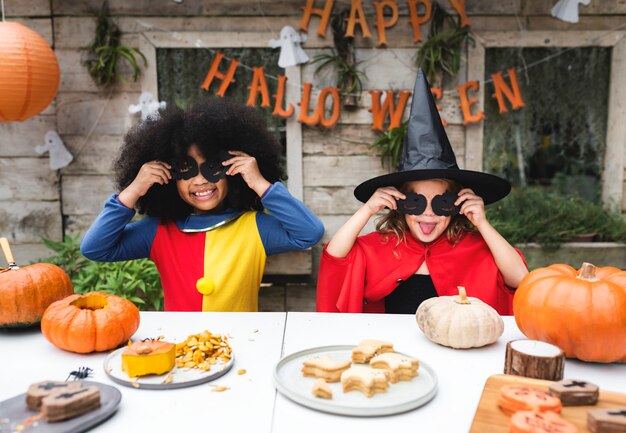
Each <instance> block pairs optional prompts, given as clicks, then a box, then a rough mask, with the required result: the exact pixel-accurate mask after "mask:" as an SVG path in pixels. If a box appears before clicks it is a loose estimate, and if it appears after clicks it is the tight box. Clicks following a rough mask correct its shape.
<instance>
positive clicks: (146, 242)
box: [81, 183, 324, 311]
mask: <svg viewBox="0 0 626 433" xmlns="http://www.w3.org/2000/svg"><path fill="white" fill-rule="evenodd" d="M261 202H262V203H263V206H264V207H265V208H266V209H267V210H268V211H269V212H271V214H268V213H264V212H252V211H241V210H237V209H229V210H226V211H223V212H217V213H207V214H202V215H189V216H188V217H187V218H186V219H183V220H179V221H175V222H173V221H170V222H163V221H160V220H159V219H158V218H153V217H147V218H144V219H142V220H140V221H138V222H135V223H130V220H131V219H132V218H133V216H134V214H135V212H134V211H133V210H132V209H128V208H126V207H125V206H124V205H123V204H121V203H120V202H119V200H117V196H115V195H113V196H111V198H110V199H109V200H108V201H107V203H106V204H105V207H104V209H103V211H102V213H101V214H100V215H99V216H98V218H97V219H96V220H95V221H94V223H93V225H92V226H91V228H90V229H89V230H88V231H87V233H85V236H84V238H83V240H82V242H81V251H82V252H83V254H84V255H85V256H86V257H87V258H90V259H92V260H98V261H119V260H132V259H139V258H150V259H152V260H153V261H154V263H155V264H156V267H157V269H158V270H159V273H160V275H161V283H162V285H163V295H164V298H165V310H166V311H257V310H258V290H259V285H260V283H261V277H262V275H263V270H264V268H265V260H266V257H267V256H268V255H271V254H278V253H283V252H288V251H295V250H298V249H305V248H309V247H311V246H313V245H315V244H316V243H317V242H318V241H319V239H320V238H321V236H322V234H323V232H324V227H323V225H322V224H321V222H320V221H319V220H318V219H317V218H316V217H315V215H313V214H312V213H311V211H310V210H308V209H307V208H306V207H305V206H304V205H303V204H302V203H301V202H300V201H298V200H296V199H295V198H293V197H292V196H291V195H290V194H289V192H288V191H287V189H286V188H285V187H284V186H283V185H282V184H280V183H275V184H273V185H272V186H271V187H270V188H269V190H268V191H267V192H266V193H265V194H264V195H263V197H262V198H261ZM129 223H130V224H129Z"/></svg>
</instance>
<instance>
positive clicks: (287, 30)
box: [268, 26, 309, 68]
mask: <svg viewBox="0 0 626 433" xmlns="http://www.w3.org/2000/svg"><path fill="white" fill-rule="evenodd" d="M304 42H306V35H301V34H299V33H298V32H297V31H296V29H294V28H293V27H291V26H285V27H283V28H282V30H281V31H280V39H278V40H276V39H270V41H269V42H268V45H269V46H270V47H272V48H279V47H280V56H279V57H278V66H280V67H281V68H287V67H289V66H295V65H299V64H300V63H306V62H308V61H309V56H307V55H306V53H305V52H304V50H303V49H302V47H301V46H300V44H302V43H304Z"/></svg>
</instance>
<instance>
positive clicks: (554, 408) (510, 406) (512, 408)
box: [498, 385, 561, 415]
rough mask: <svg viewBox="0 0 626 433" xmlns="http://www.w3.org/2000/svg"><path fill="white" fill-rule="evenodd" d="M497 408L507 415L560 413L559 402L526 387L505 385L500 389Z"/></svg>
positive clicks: (538, 390)
mask: <svg viewBox="0 0 626 433" xmlns="http://www.w3.org/2000/svg"><path fill="white" fill-rule="evenodd" d="M498 406H500V409H502V410H503V411H504V412H505V413H506V414H508V415H513V414H514V413H515V412H519V411H523V410H531V411H537V412H548V411H549V412H555V413H561V400H559V399H558V398H557V397H554V396H552V395H550V394H548V393H547V392H545V391H542V390H540V389H536V388H532V387H530V386H526V385H507V386H503V387H502V388H500V395H499V396H498Z"/></svg>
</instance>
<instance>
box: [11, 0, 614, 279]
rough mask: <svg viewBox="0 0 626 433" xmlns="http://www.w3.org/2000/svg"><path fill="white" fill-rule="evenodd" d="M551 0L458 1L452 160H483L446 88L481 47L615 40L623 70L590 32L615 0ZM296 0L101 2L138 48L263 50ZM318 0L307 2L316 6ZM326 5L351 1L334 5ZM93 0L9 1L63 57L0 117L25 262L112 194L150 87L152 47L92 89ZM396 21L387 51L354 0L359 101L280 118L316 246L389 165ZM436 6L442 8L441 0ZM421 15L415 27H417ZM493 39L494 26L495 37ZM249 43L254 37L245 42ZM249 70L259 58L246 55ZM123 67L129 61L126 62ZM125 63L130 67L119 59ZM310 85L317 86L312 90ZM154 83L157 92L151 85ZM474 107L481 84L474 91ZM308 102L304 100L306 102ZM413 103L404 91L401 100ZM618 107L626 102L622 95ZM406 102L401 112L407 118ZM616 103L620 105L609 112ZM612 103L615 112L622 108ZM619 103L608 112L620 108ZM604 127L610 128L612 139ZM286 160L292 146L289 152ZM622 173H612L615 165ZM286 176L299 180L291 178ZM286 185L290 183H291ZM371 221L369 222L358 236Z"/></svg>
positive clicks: (398, 81) (402, 39)
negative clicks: (467, 26)
mask: <svg viewBox="0 0 626 433" xmlns="http://www.w3.org/2000/svg"><path fill="white" fill-rule="evenodd" d="M555 2H556V0H554V1H550V2H546V1H544V0H481V1H478V0H472V1H467V2H466V8H467V14H468V15H469V18H470V21H471V30H472V32H473V34H474V35H475V39H476V44H475V45H470V46H468V47H467V51H466V53H465V57H466V58H467V60H468V61H469V62H468V63H466V64H464V65H463V68H462V69H461V70H460V71H459V73H458V75H457V77H456V79H454V80H451V81H448V82H446V83H445V86H444V97H443V99H442V100H441V101H439V103H440V105H441V108H442V113H441V114H442V117H443V118H445V119H446V121H447V122H448V126H447V127H446V131H447V133H448V136H449V138H450V141H451V143H452V146H453V148H454V151H455V153H456V156H457V160H458V163H459V166H461V167H462V168H468V169H476V170H480V169H481V165H482V125H469V126H464V125H463V118H462V113H461V109H460V101H459V98H458V93H457V91H456V86H457V85H459V84H461V83H464V82H465V81H467V80H468V79H477V80H480V81H481V83H482V81H483V79H484V75H485V72H486V71H485V69H484V61H483V62H482V63H480V62H478V63H476V62H475V61H473V60H475V59H476V58H484V52H485V47H492V46H518V45H519V43H520V40H521V39H520V38H521V37H520V31H523V32H524V33H523V40H524V44H525V45H526V46H568V44H571V39H570V35H571V34H572V33H576V35H577V36H576V41H577V42H576V43H577V44H580V45H586V44H587V45H588V44H596V45H597V44H601V45H603V46H610V47H615V46H617V48H618V50H617V51H616V54H617V58H616V59H615V60H614V65H613V67H614V68H617V69H616V70H621V69H623V62H624V60H623V56H624V46H623V42H621V40H622V39H621V37H622V36H621V35H620V34H617V33H618V32H615V33H613V34H609V35H606V37H603V38H602V39H601V40H600V41H598V38H597V37H598V35H599V34H600V33H607V32H608V31H609V30H612V29H614V28H616V27H617V26H619V25H621V24H623V23H624V19H625V16H626V3H625V2H624V0H605V1H600V0H592V2H591V4H590V5H589V6H582V5H581V6H580V8H579V11H580V14H581V15H580V22H579V23H577V24H568V23H565V22H563V21H560V20H557V19H555V18H553V17H551V16H550V9H551V7H552V6H553V4H554V3H555ZM305 3H306V0H185V1H184V2H180V3H178V2H174V1H172V0H138V1H134V2H129V1H126V0H109V9H110V13H111V15H112V17H113V19H114V21H115V22H116V24H117V25H118V26H119V28H120V30H121V31H122V33H123V37H122V43H123V44H125V45H128V46H131V47H135V48H142V49H144V47H147V46H152V47H154V46H155V45H154V44H158V46H168V44H169V45H172V46H180V44H181V38H189V39H190V40H188V41H185V42H184V43H185V44H187V46H194V44H196V43H198V44H199V46H201V47H219V46H221V45H220V44H222V43H223V42H222V41H223V40H224V35H225V34H233V33H237V32H239V38H237V39H236V40H237V41H239V43H241V44H242V45H249V44H250V43H254V44H256V45H255V46H259V47H262V46H266V44H267V41H268V40H269V39H271V38H274V39H276V38H278V36H279V33H280V30H281V29H282V27H283V26H285V25H290V26H292V27H294V28H297V27H298V24H299V22H300V18H301V7H302V6H304V5H305ZM323 3H324V0H316V1H315V4H316V7H321V5H323ZM335 3H336V4H335V11H336V10H338V8H339V7H344V6H346V5H347V4H348V3H349V2H335ZM101 4H102V1H101V0H87V1H80V2H74V1H68V0H52V1H49V0H5V11H6V14H7V18H8V19H11V20H13V21H17V22H20V23H22V24H24V25H26V26H27V27H29V28H31V29H33V30H35V31H37V32H38V33H39V34H40V35H42V37H44V39H46V40H47V41H48V42H49V43H51V44H53V45H54V48H55V52H56V55H57V58H58V60H59V63H60V67H61V83H60V87H59V92H58V95H57V97H56V99H55V101H54V102H53V103H52V104H51V105H50V106H49V107H48V108H47V109H46V110H44V112H43V113H41V114H39V115H37V116H35V117H33V118H31V119H29V120H27V121H25V122H19V123H0V138H1V139H0V235H5V236H8V237H9V239H10V240H11V241H12V242H13V243H14V250H15V251H16V256H17V257H18V258H19V260H20V261H21V262H24V261H26V262H28V261H30V260H35V259H36V258H38V257H41V256H42V255H45V254H43V253H45V252H46V250H45V248H44V247H43V246H42V244H41V241H40V239H41V237H42V236H44V237H49V238H52V239H57V240H59V239H61V237H62V234H63V233H65V234H75V233H82V232H83V231H84V230H85V229H86V228H87V227H88V226H89V225H90V224H91V222H92V221H93V219H94V218H95V216H96V215H97V214H98V212H99V211H100V210H101V207H102V204H103V202H104V200H105V199H106V198H107V197H108V195H109V194H111V193H112V192H114V186H113V180H112V170H111V164H112V162H113V159H114V158H115V156H116V154H117V152H118V149H119V147H120V145H121V143H122V140H123V136H124V134H125V133H126V132H127V131H128V129H129V128H130V127H131V126H132V125H133V124H134V123H135V122H137V121H138V119H139V115H138V114H130V113H129V112H128V106H129V105H130V104H135V103H137V99H138V97H139V94H140V92H141V91H142V90H147V89H150V90H151V91H152V90H153V89H156V73H155V72H153V71H154V69H155V59H156V57H155V53H154V50H153V51H151V52H150V53H147V54H149V56H150V57H149V69H148V71H147V72H146V73H145V74H143V76H142V77H141V79H140V81H138V82H136V83H133V82H130V83H121V84H118V85H116V86H114V87H113V88H112V89H108V90H105V91H103V90H101V89H99V88H97V87H96V86H95V85H94V83H93V81H92V80H91V77H90V76H89V74H88V73H87V71H86V69H85V67H84V65H83V60H84V56H85V51H84V49H85V48H87V47H88V46H89V44H90V43H91V42H92V40H93V39H94V31H95V19H94V17H95V13H96V12H97V11H98V10H99V8H100V6H101ZM397 4H398V6H399V13H400V16H399V19H398V22H397V24H396V25H395V26H394V27H392V28H390V29H387V31H386V34H387V39H388V41H389V44H388V46H387V47H384V48H383V47H378V46H377V31H376V27H375V16H374V7H373V3H372V1H370V0H365V1H364V2H363V7H364V10H365V13H366V15H367V24H368V26H369V29H370V31H371V32H372V36H373V37H372V38H370V39H365V38H363V37H362V34H361V31H360V29H359V30H357V32H356V33H357V34H356V37H355V46H356V47H357V50H356V56H357V61H358V62H359V67H360V68H361V69H362V70H363V71H364V72H365V73H366V75H367V80H365V81H364V90H365V91H364V93H363V94H362V95H361V100H360V106H359V107H357V108H356V109H354V110H346V109H343V108H342V112H341V117H340V120H339V123H338V125H337V126H336V127H334V128H332V129H329V130H326V129H323V128H310V127H308V126H306V125H302V124H300V123H298V122H296V121H295V119H294V118H292V119H290V121H289V122H288V125H287V128H289V131H290V136H292V137H297V138H295V139H296V140H299V142H297V143H296V144H297V145H296V146H295V147H294V149H301V150H297V151H298V152H299V153H300V154H299V155H298V156H299V158H295V159H291V160H290V167H289V170H290V171H291V172H293V171H294V170H298V169H300V170H301V183H300V184H299V185H297V186H296V189H297V190H298V191H300V192H299V193H297V194H295V195H301V196H302V198H303V201H304V202H305V204H307V206H309V207H310V208H311V209H312V210H313V211H314V212H315V213H316V214H317V215H319V216H320V218H321V219H322V221H323V222H324V225H325V228H326V232H325V235H324V242H326V241H327V240H329V239H330V237H331V236H332V235H333V234H334V233H335V232H336V230H337V229H338V228H339V227H340V226H341V225H342V224H343V223H344V222H345V221H346V220H347V219H348V218H349V216H350V215H351V214H352V213H353V212H354V211H355V210H356V209H357V208H358V207H359V206H360V205H361V204H360V203H359V202H358V201H357V200H356V199H355V198H354V196H353V190H354V187H355V186H356V185H358V184H359V183H360V182H362V181H364V180H366V179H369V178H371V177H373V176H376V175H379V174H383V173H386V172H388V169H386V168H384V167H382V166H381V163H380V159H379V157H378V155H377V154H376V152H375V151H374V150H373V149H371V148H370V144H371V143H372V142H373V141H374V140H375V139H376V137H377V136H378V133H377V132H375V131H372V129H371V121H372V114H371V112H370V111H369V109H370V107H371V97H370V95H369V94H368V90H383V91H384V90H407V91H412V89H413V83H414V79H415V64H414V63H415V55H416V51H417V47H418V45H417V44H416V43H415V42H414V35H413V30H412V27H411V25H410V24H409V19H408V9H407V3H406V1H404V0H397ZM440 4H441V5H442V6H444V7H446V8H447V9H450V6H449V2H448V1H447V0H442V1H440ZM318 24H319V18H318V17H313V18H312V19H311V21H310V23H309V30H308V33H307V37H308V40H307V41H306V43H304V44H303V47H304V49H305V50H306V52H307V54H308V55H309V57H311V58H313V57H314V56H315V55H316V54H320V53H328V52H330V48H331V47H332V31H331V29H330V28H329V29H328V30H327V35H326V37H320V36H318V35H317V31H316V30H317V27H318ZM428 31H429V25H425V26H423V27H422V33H423V34H424V35H427V34H428ZM491 35H495V36H493V37H492V36H491ZM249 39H253V40H252V41H251V40H249ZM249 66H258V65H249ZM122 68H128V67H127V66H123V65H122ZM315 69H316V67H315V65H311V64H308V65H304V66H302V67H296V68H292V69H291V70H289V71H288V74H289V77H290V79H289V83H297V81H298V80H300V81H301V82H314V83H316V87H317V88H318V89H319V88H322V87H324V86H334V77H333V76H332V74H330V73H325V74H316V73H315ZM126 70H127V69H126ZM611 86H612V87H611V92H612V94H614V96H613V101H614V102H613V104H614V105H618V100H623V99H624V97H623V95H622V93H623V92H624V91H623V89H626V83H625V82H624V78H621V77H618V78H616V79H614V81H613V82H612V84H611ZM318 91H319V90H316V91H314V92H313V94H314V97H316V96H317V93H316V92H318ZM290 92H291V93H290V94H289V95H288V98H289V100H290V101H291V102H292V103H294V105H295V106H296V113H297V112H298V110H299V107H298V106H297V105H296V104H297V103H298V102H299V101H300V95H299V94H298V92H293V91H290ZM153 93H154V92H153ZM477 97H478V98H479V106H480V107H482V105H483V103H484V101H483V100H482V99H483V92H482V91H480V92H478V94H477ZM313 104H314V101H312V102H311V106H313ZM409 104H410V101H409ZM622 105H623V104H622ZM408 112H409V109H408V106H407V109H406V112H405V117H406V116H408ZM616 113H617V112H616ZM619 113H621V112H619ZM619 113H618V115H619ZM610 122H611V125H613V126H612V127H611V128H610V132H609V135H610V137H614V138H612V140H614V141H619V140H623V136H624V134H625V133H624V125H623V123H624V122H621V123H620V121H619V119H618V118H616V117H612V118H611V120H610ZM48 130H56V131H58V132H59V134H60V135H61V137H62V139H63V140H64V143H65V145H66V147H67V148H68V149H69V150H70V151H71V152H72V153H73V154H74V156H75V160H74V161H73V162H72V164H70V165H69V166H68V167H66V168H64V169H62V170H60V171H58V172H52V171H50V169H49V168H48V156H47V155H46V156H38V155H37V154H36V153H35V151H34V147H35V146H36V145H39V144H42V143H43V136H44V134H45V132H46V131H48ZM611 134H612V135H611ZM624 144H626V143H622V144H619V143H618V145H617V146H614V147H612V148H611V154H610V155H611V156H610V158H611V162H612V164H609V165H610V168H609V170H610V171H611V173H612V175H613V176H614V178H616V179H618V178H619V179H621V180H620V181H619V182H618V183H617V184H616V185H612V186H611V187H610V188H608V189H607V190H605V194H607V195H609V196H611V197H621V198H622V204H621V205H622V209H626V194H624V190H625V188H626V184H625V183H624V181H623V179H624V175H623V170H624V164H623V159H624V158H625V157H626V146H625V145H624ZM292 156H293V154H292ZM615 171H621V172H622V174H621V177H620V176H616V175H615ZM294 182H295V180H294ZM292 186H293V185H292ZM373 229H374V221H370V223H369V224H368V226H367V227H366V229H365V230H364V232H368V231H371V230H373ZM320 251H321V246H317V247H315V248H314V249H312V250H307V251H303V252H300V253H296V254H293V255H285V256H277V257H275V258H271V259H270V260H269V261H268V266H267V268H268V269H267V270H268V272H267V273H270V274H271V273H274V274H281V273H283V274H298V273H311V274H312V275H313V276H314V275H315V273H316V272H317V265H316V262H317V260H318V258H319V257H318V256H319V252H320Z"/></svg>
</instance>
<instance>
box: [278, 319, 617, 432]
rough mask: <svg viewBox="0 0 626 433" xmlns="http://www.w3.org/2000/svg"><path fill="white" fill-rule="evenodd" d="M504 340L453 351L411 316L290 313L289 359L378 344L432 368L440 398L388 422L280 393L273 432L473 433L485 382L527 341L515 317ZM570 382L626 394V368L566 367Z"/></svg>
mask: <svg viewBox="0 0 626 433" xmlns="http://www.w3.org/2000/svg"><path fill="white" fill-rule="evenodd" d="M503 319H504V323H505V331H504V334H503V335H502V337H500V339H499V340H498V341H497V342H496V343H495V344H492V345H490V346H487V347H481V348H478V349H471V350H455V349H450V348H448V347H443V346H439V345H437V344H435V343H433V342H431V341H429V340H428V339H427V338H426V337H425V336H424V334H422V332H421V331H420V330H419V328H418V327H417V323H416V322H415V317H414V316H413V315H392V314H385V315H377V314H330V313H288V315H287V325H286V328H285V329H286V331H285V341H284V349H283V352H284V353H283V356H285V355H289V354H290V353H293V352H297V351H300V350H303V349H307V348H310V347H316V346H326V345H335V344H358V342H359V341H361V340H364V339H368V338H374V339H380V340H387V341H390V342H393V344H394V349H395V350H397V351H398V352H402V353H406V354H407V355H412V356H414V357H415V358H417V359H419V360H421V361H423V362H426V363H428V364H429V365H430V366H431V367H433V368H434V370H435V371H436V373H437V376H438V378H439V392H438V393H437V395H436V396H435V398H434V399H433V400H432V401H431V402H430V403H428V404H426V405H425V406H422V407H420V408H418V409H416V410H413V411H411V412H407V413H404V414H398V415H393V416H387V417H371V418H369V417H368V418H356V417H346V416H340V415H331V414H326V413H322V412H317V411H313V410H310V409H308V408H305V407H303V406H300V405H298V404H296V403H294V402H292V401H291V400H289V399H287V398H285V397H284V396H283V395H281V394H279V395H278V397H277V399H276V406H275V409H274V412H275V416H274V424H273V428H272V432H273V433H293V432H299V433H305V432H316V433H319V432H336V431H356V432H359V433H369V432H372V433H381V432H388V431H389V430H390V429H391V428H397V429H398V431H407V430H408V429H409V428H410V429H411V430H412V431H416V432H420V433H444V432H445V433H448V432H449V433H457V432H467V431H469V428H470V426H471V424H472V420H473V418H474V412H475V411H476V408H477V407H478V402H479V400H480V396H481V394H482V389H483V386H484V385H485V381H486V380H487V378H488V377H489V376H491V375H494V374H502V373H503V369H504V355H505V348H506V343H507V342H508V341H510V340H515V339H520V338H526V337H525V336H524V335H523V334H522V333H521V332H520V331H519V329H518V328H517V326H516V324H515V319H514V318H513V317H512V316H508V317H503ZM564 375H565V377H566V378H580V379H584V380H588V381H590V382H593V383H596V384H597V385H598V386H600V387H601V388H602V389H603V390H612V391H618V392H626V364H621V365H619V364H593V363H584V362H580V361H575V360H567V361H566V364H565V373H564Z"/></svg>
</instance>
